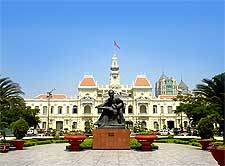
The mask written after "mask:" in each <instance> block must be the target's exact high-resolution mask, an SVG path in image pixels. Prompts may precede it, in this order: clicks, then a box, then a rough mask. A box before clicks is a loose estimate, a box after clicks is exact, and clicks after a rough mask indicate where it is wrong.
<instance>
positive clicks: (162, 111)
mask: <svg viewBox="0 0 225 166" xmlns="http://www.w3.org/2000/svg"><path fill="white" fill-rule="evenodd" d="M163 113H164V108H163V106H161V114H163Z"/></svg>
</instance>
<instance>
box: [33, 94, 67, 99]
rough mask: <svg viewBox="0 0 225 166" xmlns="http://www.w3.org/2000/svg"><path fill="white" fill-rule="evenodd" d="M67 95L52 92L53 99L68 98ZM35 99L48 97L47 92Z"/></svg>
mask: <svg viewBox="0 0 225 166" xmlns="http://www.w3.org/2000/svg"><path fill="white" fill-rule="evenodd" d="M66 98H67V96H66V95H64V94H52V97H51V99H66ZM35 99H47V94H40V95H38V96H37V97H35Z"/></svg>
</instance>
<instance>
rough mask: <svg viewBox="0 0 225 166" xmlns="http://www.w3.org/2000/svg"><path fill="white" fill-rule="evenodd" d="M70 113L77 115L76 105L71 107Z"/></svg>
mask: <svg viewBox="0 0 225 166" xmlns="http://www.w3.org/2000/svg"><path fill="white" fill-rule="evenodd" d="M72 111H73V114H77V106H76V105H74V106H73V109H72Z"/></svg>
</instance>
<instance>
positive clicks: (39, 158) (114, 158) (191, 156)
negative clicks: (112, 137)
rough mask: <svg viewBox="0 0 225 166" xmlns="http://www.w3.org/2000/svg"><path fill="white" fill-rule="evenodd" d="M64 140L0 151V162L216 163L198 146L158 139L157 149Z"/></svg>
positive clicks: (23, 165)
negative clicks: (76, 145)
mask: <svg viewBox="0 0 225 166" xmlns="http://www.w3.org/2000/svg"><path fill="white" fill-rule="evenodd" d="M66 145H68V144H49V145H37V146H33V147H28V148H25V150H20V151H19V150H17V151H10V152H8V153H0V162H1V164H0V165H1V166H52V165H54V166H66V165H73V166H78V165H79V166H145V165H151V166H193V165H195V166H217V162H216V161H215V160H214V158H213V157H212V155H211V153H210V152H208V151H202V150H201V149H200V148H199V147H193V146H190V145H180V144H162V143H158V144H157V145H159V150H155V151H146V152H142V151H136V150H83V151H80V152H68V151H66V150H65V147H66Z"/></svg>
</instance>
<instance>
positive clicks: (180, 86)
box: [178, 80, 188, 89]
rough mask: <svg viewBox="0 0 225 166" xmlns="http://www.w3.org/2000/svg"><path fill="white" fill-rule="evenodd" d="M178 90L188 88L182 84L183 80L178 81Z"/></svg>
mask: <svg viewBox="0 0 225 166" xmlns="http://www.w3.org/2000/svg"><path fill="white" fill-rule="evenodd" d="M178 88H179V89H188V86H187V85H186V84H185V83H184V82H183V80H181V81H180V84H179V85H178Z"/></svg>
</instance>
